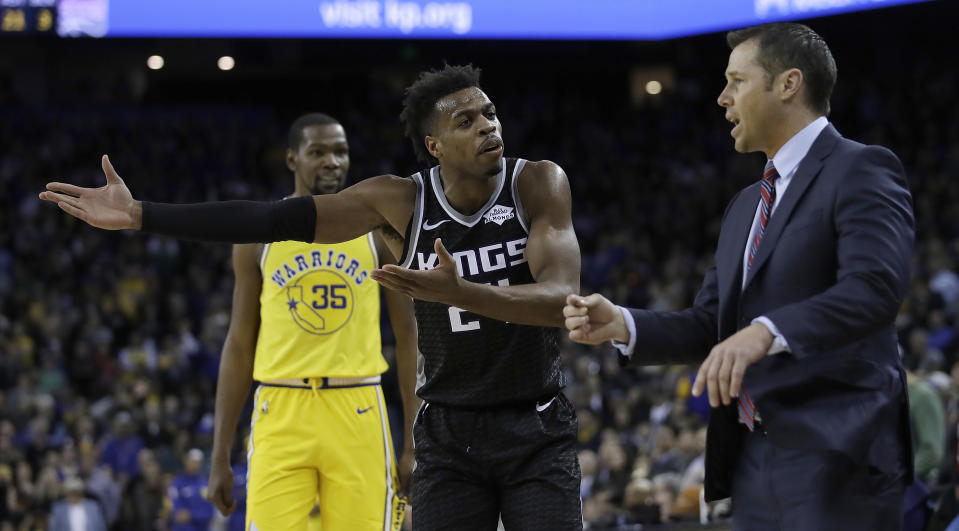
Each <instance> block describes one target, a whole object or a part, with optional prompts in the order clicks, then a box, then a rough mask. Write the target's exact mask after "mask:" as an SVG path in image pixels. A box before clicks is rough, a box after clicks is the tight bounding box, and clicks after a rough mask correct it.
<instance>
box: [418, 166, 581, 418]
mask: <svg viewBox="0 0 959 531" xmlns="http://www.w3.org/2000/svg"><path fill="white" fill-rule="evenodd" d="M503 162H504V163H503V168H502V170H501V171H500V172H499V174H498V175H497V176H496V177H495V182H496V188H495V190H494V192H493V194H492V196H491V197H490V199H489V201H487V203H486V204H485V205H483V207H482V208H480V209H479V210H478V211H477V212H475V213H472V214H464V213H461V212H458V211H457V210H456V209H454V208H453V207H452V206H451V205H450V204H449V202H448V201H447V200H446V195H445V193H444V192H443V183H442V177H441V174H440V168H439V166H437V167H434V168H431V169H429V170H426V171H422V172H419V173H417V174H415V175H413V176H412V177H411V179H412V180H413V181H414V182H415V183H416V186H417V194H416V202H415V204H414V211H413V217H412V219H411V221H410V225H409V228H408V230H407V235H406V244H405V247H404V254H403V258H404V260H403V266H404V267H408V268H410V269H419V270H427V269H432V268H433V267H436V264H437V260H438V258H437V256H436V253H435V251H434V250H433V241H434V240H435V239H436V238H442V240H443V245H444V246H445V247H446V249H447V250H448V251H449V253H450V254H451V255H452V256H453V258H454V260H455V261H456V267H457V270H458V272H459V274H460V276H461V277H463V278H464V279H466V280H469V281H470V282H479V283H485V284H492V285H496V286H516V285H520V284H529V283H531V282H533V276H532V274H531V273H530V269H529V264H528V263H527V261H526V253H525V250H526V239H527V237H528V234H529V227H528V220H527V219H526V217H525V213H524V211H523V206H522V203H521V201H520V198H519V192H518V189H517V181H516V179H517V177H518V176H519V174H520V173H521V172H522V171H523V166H524V165H525V163H526V161H525V160H523V159H504V161H503ZM414 304H415V308H416V322H417V329H418V334H419V350H420V356H421V358H420V362H421V363H419V376H420V379H419V387H418V389H417V394H418V395H419V396H420V397H422V398H423V399H424V400H426V401H427V402H436V403H440V404H444V405H449V406H459V407H496V406H508V405H514V404H515V405H520V404H524V403H526V404H528V403H531V402H534V401H537V400H543V399H548V398H550V397H552V396H555V395H556V393H557V392H559V390H560V389H561V388H562V387H563V383H564V382H563V374H562V371H561V367H560V360H559V347H558V342H557V339H558V330H556V329H552V328H546V327H539V326H525V325H518V324H513V323H508V322H504V321H498V320H496V319H490V318H488V317H484V316H481V315H477V314H474V313H471V312H468V311H464V310H462V309H461V308H457V307H455V306H449V305H446V304H442V303H438V302H426V301H421V300H416V301H415V302H414Z"/></svg>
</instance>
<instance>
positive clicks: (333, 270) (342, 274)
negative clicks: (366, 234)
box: [270, 249, 368, 335]
mask: <svg viewBox="0 0 959 531" xmlns="http://www.w3.org/2000/svg"><path fill="white" fill-rule="evenodd" d="M359 266H360V262H359V261H358V260H355V259H351V258H350V257H349V256H347V255H346V254H345V253H339V254H336V253H334V251H333V250H332V249H329V250H328V251H327V253H326V254H325V256H324V253H323V251H321V250H317V251H313V252H312V253H310V255H309V256H307V255H303V254H298V255H295V256H294V257H293V262H292V263H284V264H283V265H282V266H281V267H278V268H276V270H275V271H274V273H273V274H272V275H271V276H270V280H271V281H273V282H274V283H275V284H276V285H277V286H279V287H284V286H285V287H286V305H287V307H288V309H289V311H290V317H291V318H292V319H293V322H295V323H296V324H297V326H299V327H300V328H302V329H303V330H304V331H306V332H309V333H311V334H318V335H324V334H331V333H333V332H335V331H337V330H339V329H340V328H342V327H343V326H344V325H345V324H346V323H347V322H349V320H350V317H351V316H352V315H353V308H354V301H355V298H354V293H353V286H354V285H356V286H360V285H362V284H363V282H364V281H365V280H366V278H367V276H368V273H367V271H366V270H360V269H359Z"/></svg>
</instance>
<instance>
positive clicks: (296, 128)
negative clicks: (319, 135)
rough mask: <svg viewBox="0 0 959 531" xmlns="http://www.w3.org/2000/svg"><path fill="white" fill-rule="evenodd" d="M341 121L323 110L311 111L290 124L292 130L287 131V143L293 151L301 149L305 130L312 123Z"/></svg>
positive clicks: (328, 123) (324, 123) (323, 123)
mask: <svg viewBox="0 0 959 531" xmlns="http://www.w3.org/2000/svg"><path fill="white" fill-rule="evenodd" d="M339 123H340V121H339V120H337V119H336V118H333V117H332V116H330V115H329V114H324V113H321V112H311V113H309V114H304V115H302V116H300V117H299V118H297V119H296V120H294V121H293V125H291V126H290V132H289V133H287V136H286V141H287V145H288V147H289V148H290V149H292V150H293V151H296V150H298V149H300V142H302V141H303V130H304V129H306V128H307V127H310V126H311V125H332V124H339Z"/></svg>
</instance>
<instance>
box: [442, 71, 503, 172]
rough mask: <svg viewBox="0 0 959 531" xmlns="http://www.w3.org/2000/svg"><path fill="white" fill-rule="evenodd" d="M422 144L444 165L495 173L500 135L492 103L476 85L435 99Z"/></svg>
mask: <svg viewBox="0 0 959 531" xmlns="http://www.w3.org/2000/svg"><path fill="white" fill-rule="evenodd" d="M434 112H435V122H434V125H433V134H432V135H430V136H427V137H426V148H427V149H428V150H429V151H430V154H432V155H433V156H434V157H436V159H437V160H439V161H440V164H442V165H443V167H444V168H450V169H455V170H457V171H459V172H462V173H464V174H467V175H476V176H488V175H496V174H497V173H499V172H500V170H501V169H502V167H503V137H502V128H501V126H500V123H499V118H497V116H496V107H495V106H494V105H493V102H492V101H490V99H489V97H487V96H486V93H484V92H483V91H482V90H480V89H479V88H477V87H470V88H466V89H463V90H459V91H457V92H454V93H452V94H450V95H448V96H444V97H443V98H440V99H439V100H438V101H437V102H436V108H435V110H434Z"/></svg>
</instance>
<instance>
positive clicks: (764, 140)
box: [717, 39, 779, 153]
mask: <svg viewBox="0 0 959 531" xmlns="http://www.w3.org/2000/svg"><path fill="white" fill-rule="evenodd" d="M758 51H759V47H758V44H757V41H756V39H750V40H748V41H745V42H743V43H741V44H740V45H739V46H736V47H735V48H733V50H732V52H731V53H730V54H729V65H728V66H727V67H726V86H725V88H723V91H722V92H721V93H720V94H719V98H718V100H717V101H718V103H719V105H720V106H721V107H724V108H725V109H726V119H727V120H729V121H730V122H732V123H733V124H734V125H733V129H732V131H731V132H730V134H731V135H732V137H733V139H734V141H735V144H734V145H735V148H736V151H738V152H740V153H748V152H751V151H767V152H768V147H767V144H768V143H769V142H770V141H771V140H773V139H772V138H771V137H772V136H773V135H772V131H773V130H774V129H775V121H776V120H777V114H778V111H779V106H778V104H777V98H776V96H775V93H774V92H773V90H772V86H771V84H770V83H769V81H768V78H767V77H766V71H765V70H764V69H763V67H762V66H760V65H759V63H757V62H756V54H757V53H758Z"/></svg>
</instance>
